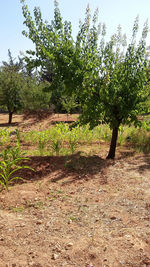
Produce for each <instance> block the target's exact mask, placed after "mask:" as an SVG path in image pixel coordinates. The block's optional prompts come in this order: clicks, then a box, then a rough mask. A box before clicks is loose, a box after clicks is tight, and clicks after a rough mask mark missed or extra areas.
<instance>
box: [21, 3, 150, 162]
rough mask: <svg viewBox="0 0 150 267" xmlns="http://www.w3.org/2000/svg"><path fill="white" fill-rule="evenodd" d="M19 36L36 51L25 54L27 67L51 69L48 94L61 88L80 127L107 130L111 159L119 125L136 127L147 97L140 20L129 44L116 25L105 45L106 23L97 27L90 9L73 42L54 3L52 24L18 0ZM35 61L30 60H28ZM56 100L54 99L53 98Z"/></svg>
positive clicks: (144, 56)
mask: <svg viewBox="0 0 150 267" xmlns="http://www.w3.org/2000/svg"><path fill="white" fill-rule="evenodd" d="M22 2H23V5H22V11H23V15H24V18H25V21H24V24H25V25H26V26H27V28H28V32H25V31H24V32H23V34H24V35H25V36H27V37H28V38H30V39H31V40H32V41H33V43H34V44H35V48H36V49H35V51H27V53H28V56H27V58H26V60H27V61H28V63H29V64H38V65H41V66H43V65H44V64H45V62H49V64H50V65H51V73H52V81H51V86H50V87H51V90H52V91H53V93H54V94H55V93H56V94H57V92H58V88H59V92H60V91H61V90H62V88H64V87H65V88H66V92H65V93H67V94H68V96H69V95H72V94H74V95H76V97H78V98H79V99H80V104H81V107H82V114H81V116H80V123H82V124H83V123H89V124H90V126H91V127H95V126H96V125H98V124H99V122H100V120H101V121H103V122H104V123H108V124H109V126H110V128H111V129H112V140H111V145H110V150H109V153H108V156H107V158H114V157H115V151H116V142H117V137H118V130H119V127H120V125H121V124H131V123H134V124H137V123H138V114H139V113H140V112H141V111H142V109H143V105H142V103H143V101H145V99H146V98H147V96H148V95H149V86H147V84H148V76H147V73H146V70H147V67H148V52H147V50H146V37H147V33H148V24H147V22H146V23H145V24H144V27H143V31H142V36H141V39H140V40H139V41H138V42H136V37H137V32H138V27H139V21H138V17H137V18H136V19H135V22H134V25H133V29H132V39H131V41H130V42H129V43H128V44H127V40H126V36H125V35H123V34H122V31H121V27H120V26H118V30H117V33H116V34H114V35H113V36H112V37H111V38H110V41H107V42H106V41H105V35H106V29H105V24H98V11H97V10H96V11H95V13H94V16H93V17H91V14H90V8H89V6H88V7H87V9H86V14H85V20H84V22H80V24H79V31H78V34H77V37H76V40H74V39H73V37H72V27H71V23H70V22H67V21H65V22H63V19H62V16H61V12H60V10H59V6H58V2H57V1H56V0H55V1H54V4H55V9H54V19H53V20H52V21H51V23H50V24H49V23H48V22H43V19H42V14H41V11H40V8H37V7H35V9H34V19H33V18H32V16H31V14H30V11H29V10H28V6H27V5H26V4H25V1H22ZM33 56H34V59H33ZM58 97H59V94H58Z"/></svg>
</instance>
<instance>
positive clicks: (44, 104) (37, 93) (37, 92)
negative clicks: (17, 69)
mask: <svg viewBox="0 0 150 267" xmlns="http://www.w3.org/2000/svg"><path fill="white" fill-rule="evenodd" d="M47 87H49V83H48V82H46V81H45V82H41V81H38V79H37V77H32V78H31V77H30V76H28V77H26V78H25V79H24V85H23V87H22V90H21V103H22V109H23V110H25V111H36V110H40V109H46V110H48V109H49V108H50V105H51V94H50V93H46V92H43V91H44V90H45V89H46V88H47Z"/></svg>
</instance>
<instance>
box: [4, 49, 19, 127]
mask: <svg viewBox="0 0 150 267" xmlns="http://www.w3.org/2000/svg"><path fill="white" fill-rule="evenodd" d="M8 55H9V62H8V63H7V62H3V66H1V68H0V105H1V106H4V107H6V108H7V110H8V113H9V120H8V123H9V124H10V123H11V122H12V116H13V113H14V112H16V111H18V110H20V109H21V98H20V91H21V88H22V85H23V77H22V74H21V73H20V72H19V71H20V69H21V67H22V62H21V60H19V62H16V63H14V60H13V58H12V56H11V52H10V51H9V50H8Z"/></svg>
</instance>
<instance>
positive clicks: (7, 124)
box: [0, 122, 19, 128]
mask: <svg viewBox="0 0 150 267" xmlns="http://www.w3.org/2000/svg"><path fill="white" fill-rule="evenodd" d="M18 125H19V122H12V123H10V124H9V123H0V127H7V128H8V127H13V126H18Z"/></svg>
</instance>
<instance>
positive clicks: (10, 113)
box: [8, 112, 13, 124]
mask: <svg viewBox="0 0 150 267" xmlns="http://www.w3.org/2000/svg"><path fill="white" fill-rule="evenodd" d="M12 116H13V112H9V119H8V124H11V123H12Z"/></svg>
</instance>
